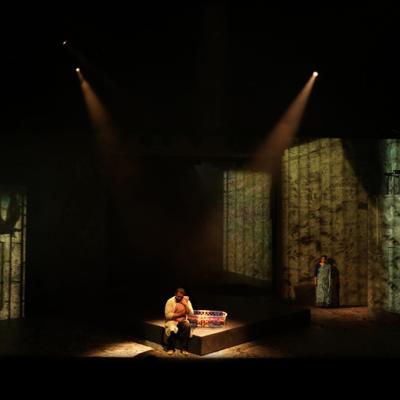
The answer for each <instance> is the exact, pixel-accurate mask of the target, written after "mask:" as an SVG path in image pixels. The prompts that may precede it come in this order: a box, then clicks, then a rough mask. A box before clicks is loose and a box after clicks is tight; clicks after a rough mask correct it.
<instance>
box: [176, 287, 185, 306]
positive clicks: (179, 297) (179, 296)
mask: <svg viewBox="0 0 400 400" xmlns="http://www.w3.org/2000/svg"><path fill="white" fill-rule="evenodd" d="M185 294H186V291H185V289H184V288H178V289H176V290H175V300H176V301H177V302H178V303H179V302H180V301H181V300H182V299H183V296H185Z"/></svg>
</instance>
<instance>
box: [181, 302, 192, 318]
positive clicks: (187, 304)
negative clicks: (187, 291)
mask: <svg viewBox="0 0 400 400" xmlns="http://www.w3.org/2000/svg"><path fill="white" fill-rule="evenodd" d="M181 303H182V304H183V305H184V306H185V314H187V315H193V314H194V311H193V307H192V303H191V302H190V300H189V299H188V298H183V299H182V301H181Z"/></svg>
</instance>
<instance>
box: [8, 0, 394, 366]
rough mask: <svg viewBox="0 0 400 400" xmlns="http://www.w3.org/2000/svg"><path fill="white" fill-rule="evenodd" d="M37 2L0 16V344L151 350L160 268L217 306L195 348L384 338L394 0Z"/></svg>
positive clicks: (71, 353) (163, 295)
mask: <svg viewBox="0 0 400 400" xmlns="http://www.w3.org/2000/svg"><path fill="white" fill-rule="evenodd" d="M37 7H38V8H35V10H32V12H29V10H28V9H24V12H21V10H13V9H12V8H13V7H12V6H10V9H9V11H7V12H6V11H5V15H7V17H6V18H5V21H4V23H2V25H1V27H0V31H1V33H2V37H3V38H4V45H3V47H2V53H3V59H2V63H1V65H0V71H1V74H2V77H3V80H2V95H1V102H2V103H1V110H2V118H1V119H0V135H1V138H0V152H1V154H0V339H1V340H0V355H1V356H4V357H17V358H18V357H25V356H26V357H33V358H35V357H40V356H42V355H43V356H44V357H49V358H53V357H54V358H63V357H64V358H65V357H66V358H68V357H72V358H93V357H94V358H107V357H111V358H113V357H114V358H127V359H132V360H133V359H134V360H137V361H139V360H144V359H146V360H150V361H151V360H154V359H156V360H160V359H163V360H164V358H166V359H167V360H168V359H169V358H168V357H167V355H166V353H165V351H163V349H162V347H161V345H160V340H161V334H162V323H163V322H162V321H163V318H164V305H165V302H166V301H167V299H169V298H170V297H172V296H173V295H174V292H175V289H176V288H178V287H183V288H185V289H186V291H187V294H188V296H189V297H190V301H192V303H193V307H194V308H195V309H214V310H223V311H226V312H228V319H227V324H226V326H225V327H224V328H222V329H215V330H202V329H197V330H195V331H194V337H193V339H192V341H191V345H190V346H191V347H190V355H189V356H188V357H187V358H189V359H190V360H192V361H194V362H196V361H198V360H201V359H203V358H204V359H207V358H208V357H211V358H212V357H216V358H219V357H221V358H225V357H226V358H230V357H233V358H235V357H236V356H237V358H241V357H242V356H243V358H246V357H247V356H249V358H261V359H262V358H267V359H268V358H274V357H276V358H279V357H281V358H285V357H289V358H292V357H293V358H307V357H319V358H323V357H324V356H326V357H334V356H335V352H336V354H337V355H338V356H339V357H346V355H348V356H356V357H358V358H359V357H363V354H362V351H361V350H360V349H361V347H360V343H361V342H362V343H364V344H365V345H366V346H371V349H372V350H368V351H366V353H365V354H366V356H367V357H369V356H371V357H380V356H382V357H387V356H388V355H390V349H391V348H392V349H393V356H394V357H398V356H400V353H399V350H398V348H397V347H398V346H397V344H396V341H395V340H394V337H395V336H396V335H397V333H398V328H397V323H398V322H397V317H398V316H399V315H400V267H399V265H400V263H399V260H400V247H399V243H400V120H399V113H398V105H399V104H398V95H397V94H398V92H399V90H400V78H399V74H398V71H399V70H400V64H399V60H398V59H397V55H396V51H395V49H396V48H397V45H398V39H399V37H398V36H399V33H398V26H397V25H398V18H399V16H400V14H399V13H398V12H397V11H396V10H397V8H396V7H395V5H394V4H392V3H391V2H381V3H379V5H377V4H375V3H369V2H365V3H363V4H362V5H358V6H357V7H356V6H350V5H349V4H346V5H341V4H340V2H339V3H337V2H336V3H335V4H332V5H322V4H321V5H318V6H314V5H311V4H296V5H295V4H293V5H290V7H289V6H288V7H286V6H285V5H284V4H280V5H279V6H278V5H269V4H261V3H260V4H246V5H244V4H242V5H240V6H236V5H233V4H229V2H227V1H216V2H198V3H193V4H189V3H187V2H186V3H183V2H182V3H180V2H174V3H173V4H167V3H163V4H160V5H156V4H154V3H151V4H150V3H149V4H147V3H143V4H135V5H132V7H131V8H129V10H128V9H126V10H124V9H123V8H118V7H117V6H114V5H112V4H108V5H107V6H106V7H104V6H101V5H97V6H96V8H94V7H89V6H88V7H85V6H84V5H82V4H81V5H80V6H79V8H73V7H72V6H71V7H65V8H64V9H63V10H62V12H60V10H57V12H52V11H51V10H49V9H46V13H42V12H41V11H40V9H39V6H37ZM322 255H327V259H329V260H330V261H329V262H330V263H331V264H329V263H327V265H329V268H331V269H329V271H333V269H334V268H335V271H336V272H335V274H336V275H335V276H334V277H333V275H332V274H331V272H329V274H328V273H327V274H326V281H324V282H325V283H326V285H325V286H324V285H322V283H321V282H322V279H321V280H320V281H318V283H317V281H315V278H316V277H317V276H316V275H315V274H316V272H315V271H316V269H315V268H316V265H317V263H319V260H320V257H321V256H322ZM318 265H319V264H318ZM318 271H319V270H318ZM334 280H335V283H332V282H334ZM327 282H328V283H329V285H328V283H327ZM314 285H316V286H314ZM332 287H334V288H335V289H334V290H335V293H336V294H335V296H337V297H335V299H337V301H338V302H339V304H340V307H339V308H337V309H333V308H332V309H326V310H325V309H324V310H322V309H321V310H320V309H317V308H315V302H316V293H317V292H318V295H320V294H321V293H323V294H324V295H326V297H327V300H326V301H327V302H328V303H329V302H332V301H333V300H332V298H333V295H332V293H333V289H332ZM318 290H319V291H318ZM321 296H322V295H321ZM335 301H336V300H335ZM180 305H182V304H180ZM179 308H180V307H179V305H176V310H178V309H179ZM185 310H186V309H185ZM186 311H187V310H186ZM186 311H185V312H186ZM175 314H178V311H177V312H176V313H175ZM174 318H177V317H176V315H175V317H174ZM325 319H326V324H325ZM347 326H348V327H349V331H352V332H353V333H351V334H350V336H349V339H348V340H347V339H346V338H345V334H344V333H343V332H344V331H342V329H344V330H346V329H347ZM390 327H392V329H393V330H392V333H391V332H390V329H391V328H390ZM375 333H376V334H377V335H378V336H379V335H380V336H379V338H380V339H379V340H382V342H381V344H379V343H378V339H377V340H375V339H374V337H373V334H375ZM297 334H298V335H299V336H298V338H297V337H296V335H297ZM319 335H320V336H319ZM335 335H336V336H337V337H338V338H341V339H340V340H342V339H343V343H344V344H343V346H342V345H341V344H340V343H339V344H338V345H333V342H334V337H335ZM362 335H365V341H363V340H361V339H360V337H362ZM279 338H281V339H279ZM301 340H303V342H302V341H301ZM312 342H313V343H314V345H315V347H313V344H312ZM46 343H47V344H48V345H47V344H46ZM260 343H261V344H260ZM302 343H304V347H302ZM324 343H328V344H327V345H326V346H325V344H324ZM270 344H271V347H270ZM328 347H329V348H328ZM254 349H256V350H254ZM324 349H325V350H326V351H325V350H324ZM246 354H247V355H246ZM174 357H176V358H177V359H180V358H185V357H184V356H182V357H181V355H180V354H175V355H174V356H173V358H174ZM159 362H160V363H162V361H159Z"/></svg>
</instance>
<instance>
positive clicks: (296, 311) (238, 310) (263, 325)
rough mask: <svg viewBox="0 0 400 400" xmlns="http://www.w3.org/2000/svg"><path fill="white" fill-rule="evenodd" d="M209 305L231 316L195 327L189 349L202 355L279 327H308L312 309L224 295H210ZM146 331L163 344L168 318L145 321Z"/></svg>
mask: <svg viewBox="0 0 400 400" xmlns="http://www.w3.org/2000/svg"><path fill="white" fill-rule="evenodd" d="M208 304H211V305H213V307H212V308H211V307H208V309H216V310H223V311H226V312H228V317H227V320H226V323H225V325H224V326H223V327H221V328H200V327H196V328H194V329H193V335H192V338H191V340H190V345H189V351H190V352H191V353H194V354H198V355H205V354H209V353H212V352H216V351H219V350H222V349H226V348H229V347H232V346H236V345H238V344H241V343H244V342H248V341H250V340H253V339H256V338H258V337H261V336H264V335H266V334H268V333H272V332H276V331H279V330H288V329H294V328H296V327H299V326H305V325H308V324H309V323H310V319H311V314H310V310H309V309H307V308H305V307H296V306H290V305H287V304H283V303H280V302H277V301H275V300H272V299H270V298H262V297H257V298H242V297H238V296H222V295H221V296H217V297H216V296H213V297H212V298H209V301H208ZM215 306H217V307H215ZM196 308H197V307H196ZM202 309H204V307H202ZM142 332H143V338H144V339H146V340H148V341H150V342H154V343H159V344H162V343H163V332H164V320H163V319H161V318H151V319H148V320H146V321H144V323H143V330H142Z"/></svg>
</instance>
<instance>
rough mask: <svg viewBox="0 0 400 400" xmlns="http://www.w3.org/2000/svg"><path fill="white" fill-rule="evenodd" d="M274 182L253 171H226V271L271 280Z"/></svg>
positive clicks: (264, 175) (266, 176)
mask: <svg viewBox="0 0 400 400" xmlns="http://www.w3.org/2000/svg"><path fill="white" fill-rule="evenodd" d="M270 189H271V179H270V177H269V176H268V175H267V174H263V173H258V172H250V171H225V172H224V270H225V271H228V272H232V273H235V274H240V275H242V276H246V277H250V278H254V279H258V280H263V281H270V280H271V278H272V257H271V249H272V243H271V219H270Z"/></svg>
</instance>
